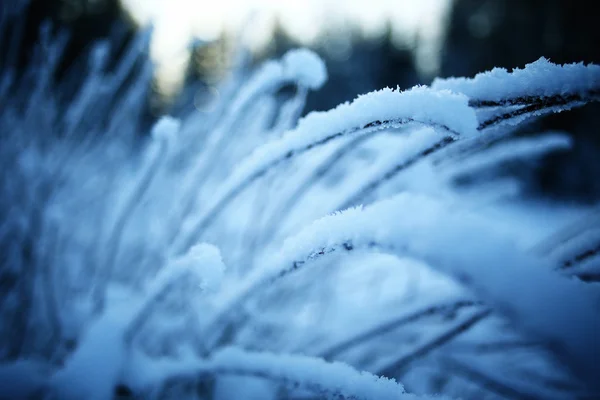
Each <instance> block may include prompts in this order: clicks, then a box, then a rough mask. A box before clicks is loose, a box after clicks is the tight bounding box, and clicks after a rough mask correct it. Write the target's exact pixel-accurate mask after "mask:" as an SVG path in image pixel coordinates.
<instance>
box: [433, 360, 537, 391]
mask: <svg viewBox="0 0 600 400" xmlns="http://www.w3.org/2000/svg"><path fill="white" fill-rule="evenodd" d="M438 361H439V362H440V363H441V364H442V366H443V367H444V371H448V372H451V373H453V374H456V375H462V376H463V377H464V378H466V379H467V380H469V381H471V382H473V383H475V384H477V385H478V386H480V387H481V388H483V389H485V390H487V391H489V392H492V393H495V394H497V395H499V396H502V397H505V398H509V399H513V400H538V399H540V395H539V394H531V393H525V392H523V391H522V390H518V389H515V388H514V387H511V386H509V385H507V384H505V383H503V382H501V381H499V380H498V379H496V378H494V377H491V376H489V375H488V374H486V373H485V372H483V371H481V370H478V369H475V368H473V367H471V366H469V365H468V364H466V363H462V362H459V361H458V360H456V359H454V358H451V357H447V356H445V357H440V358H439V360H438Z"/></svg>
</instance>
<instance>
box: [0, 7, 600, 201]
mask: <svg viewBox="0 0 600 400" xmlns="http://www.w3.org/2000/svg"><path fill="white" fill-rule="evenodd" d="M2 1H3V3H4V2H5V1H6V2H10V1H23V0H2ZM594 6H595V3H594V2H592V1H583V0H582V1H576V2H575V1H573V2H569V1H563V0H527V1H522V0H419V1H413V0H305V1H302V2H300V1H280V0H279V1H278V0H248V1H245V0H220V1H210V2H209V1H201V0H32V1H31V4H30V7H29V11H28V16H27V20H26V21H14V22H12V24H13V25H14V26H17V27H19V29H23V30H24V33H25V43H26V44H27V43H28V44H30V45H31V46H27V45H26V46H22V47H21V49H22V54H20V55H19V57H20V62H22V63H23V64H25V63H27V62H28V58H29V57H31V54H30V52H28V49H29V48H33V47H34V45H35V43H36V41H37V40H38V31H39V27H40V25H41V23H42V21H45V20H50V21H52V23H53V29H55V30H59V29H61V28H68V29H69V30H70V32H71V35H72V36H71V40H70V42H69V44H68V47H67V57H65V59H64V61H63V63H62V65H61V67H60V68H59V70H58V71H56V74H57V75H58V77H59V78H60V76H61V74H64V73H65V72H66V71H68V70H69V69H70V68H74V65H75V64H76V63H77V60H78V59H79V58H78V56H79V55H81V54H82V53H85V51H86V49H88V47H89V45H90V43H92V42H93V41H94V40H97V39H100V38H109V37H112V36H114V35H115V32H118V34H119V35H121V37H125V40H124V41H123V43H126V42H127V40H131V39H132V38H133V36H134V34H135V33H136V31H138V30H139V29H142V28H144V27H147V26H150V25H152V27H153V31H152V38H151V42H150V49H149V52H148V57H150V58H151V59H152V60H153V62H154V63H155V86H154V88H153V92H152V97H151V98H150V99H149V101H148V113H147V116H146V118H148V120H154V119H155V118H156V117H157V116H159V115H161V114H164V113H167V112H170V110H171V109H172V108H173V107H175V106H178V107H182V104H181V100H180V101H179V103H177V101H176V99H178V98H179V99H183V102H184V103H185V104H184V105H183V106H184V107H195V108H197V109H198V110H199V111H200V112H210V102H211V98H214V97H216V96H218V95H219V92H218V84H219V82H221V81H222V80H223V79H225V78H227V76H228V74H230V73H231V71H233V70H234V66H235V65H239V63H240V62H245V63H248V64H249V65H256V64H257V63H259V62H260V61H262V60H264V59H267V58H270V57H276V56H278V55H281V54H282V53H284V52H285V51H286V50H288V49H289V48H293V47H299V46H305V47H309V48H311V49H313V50H315V51H316V52H317V53H318V54H320V55H321V56H322V57H323V58H324V60H325V62H326V64H327V67H328V71H329V81H328V83H327V84H326V85H325V87H324V88H323V89H321V90H320V91H318V92H316V93H311V94H310V95H309V99H308V103H307V108H306V110H305V112H310V111H312V110H326V109H329V108H332V107H335V106H336V105H337V104H339V103H342V102H344V101H350V100H352V99H353V98H355V97H356V96H357V95H358V94H361V93H366V92H369V91H372V90H375V89H380V88H382V87H386V86H388V87H394V88H395V87H399V88H401V89H405V88H410V87H412V86H413V85H416V84H429V83H430V82H431V81H432V79H433V78H434V77H436V76H440V77H449V76H473V75H474V74H476V73H478V72H482V71H486V70H489V69H491V68H493V67H504V68H508V69H512V68H514V67H523V66H524V65H525V64H526V63H529V62H532V61H535V60H537V59H538V58H539V57H541V56H544V57H546V58H549V59H550V60H551V61H553V62H555V63H571V62H584V63H600V51H599V49H600V30H599V29H597V27H596V26H595V24H596V23H597V22H596V17H597V14H596V13H595V12H594V11H593V10H595V7H594ZM118 56H119V51H118V49H117V50H116V51H114V52H113V54H112V57H115V58H116V57H118ZM0 57H1V56H0ZM0 62H1V60H0ZM186 90H188V93H187V94H186V95H185V96H178V95H180V94H181V93H182V92H185V91H186ZM190 90H191V91H192V92H191V93H189V91H190ZM598 115H600V107H598V105H591V106H588V107H584V108H582V109H577V110H575V111H572V112H569V113H563V114H557V115H554V116H551V117H549V118H546V119H544V120H542V121H536V122H534V123H532V124H530V126H528V127H527V128H526V129H525V131H531V132H540V131H547V130H557V131H567V132H569V133H570V134H572V135H573V136H574V138H575V146H574V149H573V151H572V152H569V153H563V154H558V155H552V156H548V158H547V159H545V160H544V162H543V163H541V164H540V165H539V166H538V167H536V168H533V171H535V172H534V174H535V175H536V176H535V177H532V179H531V182H533V183H532V190H534V191H542V192H544V193H546V194H551V195H553V196H557V197H561V198H567V199H574V200H577V201H584V202H595V201H597V200H598V199H600V180H599V179H597V176H599V175H600V135H598V132H599V130H600V118H598ZM526 133H527V132H524V134H526ZM519 169H520V166H519V165H515V166H514V170H516V171H517V170H519ZM528 170H531V168H528Z"/></svg>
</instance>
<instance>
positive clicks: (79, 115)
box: [0, 6, 600, 400]
mask: <svg viewBox="0 0 600 400" xmlns="http://www.w3.org/2000/svg"><path fill="white" fill-rule="evenodd" d="M15 7H16V6H15ZM11 12H13V13H19V12H20V11H19V10H17V9H13V10H12V11H11ZM4 24H5V25H4V27H3V28H7V25H6V23H5V22H4ZM0 27H2V25H0ZM0 32H3V33H4V34H5V35H9V36H10V39H8V37H9V36H6V37H5V38H2V40H0V44H2V45H4V46H5V47H6V48H0V51H1V52H2V54H6V55H7V57H6V58H5V61H4V62H3V64H2V65H0V68H2V69H0V105H1V107H0V135H1V138H2V139H1V140H2V146H0V162H2V170H1V178H0V191H1V193H2V195H1V197H0V202H1V205H2V207H0V215H1V219H0V252H1V254H2V261H1V263H0V285H1V287H2V297H1V299H0V313H1V320H0V321H1V322H0V360H1V362H2V364H0V398H1V399H4V398H6V399H21V398H23V399H24V398H55V399H66V400H69V399H83V398H85V399H98V400H105V399H112V398H120V399H123V398H144V399H146V398H156V399H221V400H226V399H245V398H247V399H283V398H290V399H316V398H332V399H395V398H397V399H412V398H436V399H442V398H463V399H496V398H509V399H537V398H544V399H552V398H556V399H562V398H578V397H582V398H594V396H595V395H598V390H600V387H599V384H598V379H597V377H598V376H600V368H599V367H598V366H597V360H598V359H600V344H598V341H597V340H596V336H597V332H600V310H599V302H598V300H599V297H598V295H599V292H598V287H597V282H598V281H600V257H598V255H599V254H600V248H599V246H600V233H599V229H598V226H600V224H599V222H600V213H599V212H598V211H597V209H595V210H594V209H593V208H590V207H589V206H585V207H584V206H577V205H569V204H560V203H557V202H556V201H553V200H550V199H542V198H539V197H537V198H535V197H533V196H532V195H531V193H530V192H528V191H526V190H524V189H526V187H525V186H526V184H527V182H526V181H524V180H522V179H520V178H519V177H518V176H516V177H515V176H513V175H510V174H507V173H505V169H504V166H505V165H506V164H509V163H511V162H514V161H519V160H530V161H532V162H534V161H535V160H537V159H539V158H540V157H541V156H543V155H545V154H549V153H553V152H559V151H568V150H569V148H570V146H571V144H572V140H571V138H570V137H569V135H568V134H567V133H565V132H540V134H539V135H534V136H529V137H518V136H516V133H518V130H519V128H520V127H521V126H523V125H524V123H526V122H527V121H529V120H531V119H533V118H539V117H542V116H543V115H545V114H549V113H552V112H559V111H564V110H569V109H571V108H573V107H580V106H584V105H585V104H586V103H588V102H591V101H596V100H598V98H599V95H600V67H598V66H594V65H588V66H585V65H582V64H573V65H568V66H558V65H554V64H552V63H550V62H549V61H548V60H545V59H540V60H538V61H536V62H535V63H532V64H529V65H528V66H526V67H525V68H523V69H515V70H514V71H511V72H509V71H505V70H501V69H495V70H493V71H491V72H488V73H483V74H480V75H477V76H476V77H474V78H459V79H447V80H442V79H437V80H435V81H434V83H433V84H432V85H431V87H414V88H411V89H408V90H399V89H396V90H392V89H382V90H380V91H376V92H372V93H368V94H364V95H362V96H359V97H358V98H357V99H355V100H354V101H352V102H348V103H345V104H342V105H340V106H338V107H337V108H335V109H333V110H329V111H322V112H313V113H310V114H308V115H307V116H306V117H304V118H301V119H299V118H298V117H299V115H301V111H302V108H303V106H304V101H305V98H306V95H307V92H308V91H309V90H318V89H319V88H320V87H321V85H322V84H323V83H324V82H325V80H326V76H327V74H326V69H325V65H324V64H323V62H322V61H321V60H320V59H319V58H318V56H316V55H315V54H313V53H312V52H310V51H308V50H294V51H291V52H289V53H287V54H286V55H285V56H284V57H283V58H282V59H281V60H272V61H269V62H267V63H266V64H265V65H263V66H262V67H259V68H258V69H257V70H255V71H250V70H249V69H248V67H247V66H246V65H244V64H243V63H242V64H240V65H239V66H238V67H237V69H236V71H235V72H234V73H233V74H232V76H231V78H230V79H229V80H227V81H226V82H223V84H222V86H221V87H220V88H219V90H220V93H221V96H220V99H219V102H218V103H217V104H216V105H215V108H214V111H212V112H210V113H204V112H200V111H194V112H189V111H186V108H175V109H174V110H173V112H172V113H171V115H170V116H165V117H163V118H161V119H160V120H159V121H158V122H157V123H156V124H155V125H154V126H153V127H152V128H149V129H146V128H145V127H144V124H143V119H142V118H141V116H143V114H144V110H145V107H146V97H147V94H148V88H149V84H150V79H151V75H152V68H151V65H150V64H149V63H148V61H147V59H146V58H145V53H144V49H145V46H146V39H147V37H146V36H143V35H142V36H140V37H139V38H138V40H135V41H133V42H132V43H130V44H129V46H128V48H126V49H125V51H124V52H123V54H122V55H121V56H120V57H119V58H118V62H117V63H116V65H113V63H111V62H109V59H110V57H109V55H110V54H112V50H111V49H112V47H111V46H115V45H119V43H118V41H117V39H115V40H112V41H110V40H109V41H107V42H100V43H96V44H94V46H93V47H92V48H91V49H90V51H89V54H86V55H85V56H84V60H83V61H84V62H83V63H82V65H83V66H82V67H81V70H80V71H78V70H76V71H72V72H71V74H70V75H69V74H67V77H66V78H65V80H64V81H60V82H57V81H56V80H55V79H54V73H53V72H54V70H55V69H56V68H57V65H58V63H59V62H60V60H61V57H62V55H61V54H62V53H61V51H62V49H63V48H64V43H65V40H66V37H65V36H63V35H58V36H56V35H53V34H51V33H50V30H48V29H45V30H42V33H41V37H40V43H41V44H40V47H39V48H38V49H37V52H36V53H35V54H34V57H33V58H32V59H31V61H30V63H29V65H28V68H27V70H26V71H18V70H17V69H16V68H15V65H17V64H16V63H15V59H14V58H11V54H15V52H14V51H13V50H11V49H18V46H19V45H20V39H19V37H18V36H17V35H15V32H14V31H13V30H12V29H1V30H0ZM0 38H1V37H0ZM284 92H285V93H288V95H287V97H286V96H283V95H282V93H284ZM289 93H292V95H291V96H290V95H289ZM184 102H185V99H182V100H180V102H179V104H182V103H184ZM523 165H527V164H523ZM363 371H364V372H363ZM400 382H401V383H400ZM44 396H47V397H44ZM585 396H587V397H585Z"/></svg>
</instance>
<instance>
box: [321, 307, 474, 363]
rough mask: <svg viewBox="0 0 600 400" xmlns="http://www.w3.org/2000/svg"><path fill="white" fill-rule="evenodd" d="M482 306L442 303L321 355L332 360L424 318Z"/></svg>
mask: <svg viewBox="0 0 600 400" xmlns="http://www.w3.org/2000/svg"><path fill="white" fill-rule="evenodd" d="M481 304H482V303H481V302H477V301H473V300H459V301H455V302H453V303H442V304H436V305H433V306H429V307H426V308H424V309H421V310H418V311H415V312H413V313H410V314H408V315H402V316H401V317H398V318H394V319H393V320H390V321H388V322H385V323H383V324H380V325H378V326H376V327H374V328H371V329H369V330H367V331H364V332H361V333H359V334H357V335H355V336H352V337H351V338H349V339H347V340H344V341H342V342H339V343H337V344H336V345H333V346H330V347H329V348H327V349H325V350H323V351H320V352H319V355H320V356H321V357H323V358H324V359H332V358H334V357H336V356H338V355H339V354H340V353H343V352H345V351H348V350H350V349H351V348H353V347H356V346H359V345H361V344H363V343H364V342H366V341H368V340H371V339H374V338H376V337H378V336H381V335H384V334H386V333H388V332H391V331H393V330H395V329H398V328H399V327H401V326H403V325H407V324H410V323H413V322H415V321H418V320H420V319H422V318H427V317H431V316H434V315H447V314H453V313H455V312H457V311H458V310H460V309H462V308H467V307H474V306H478V305H481Z"/></svg>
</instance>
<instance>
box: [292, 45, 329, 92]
mask: <svg viewBox="0 0 600 400" xmlns="http://www.w3.org/2000/svg"><path fill="white" fill-rule="evenodd" d="M281 62H282V65H283V72H284V75H285V76H287V77H289V79H290V80H294V81H297V82H298V83H299V84H300V85H301V86H306V87H308V88H310V89H313V90H317V89H320V88H321V87H322V86H323V84H325V82H326V81H327V69H326V68H325V63H324V62H323V60H321V58H320V57H319V56H318V55H317V54H316V53H315V52H313V51H311V50H308V49H294V50H290V51H288V52H287V53H285V55H284V56H283V58H282V60H281Z"/></svg>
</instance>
